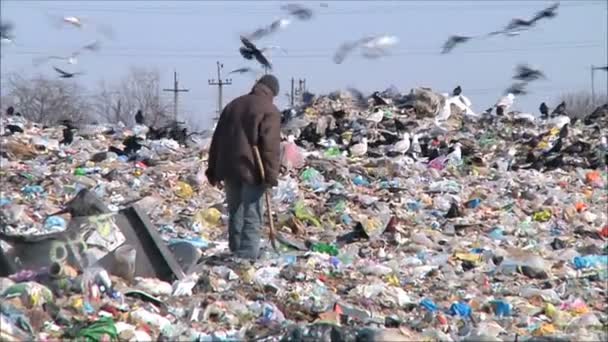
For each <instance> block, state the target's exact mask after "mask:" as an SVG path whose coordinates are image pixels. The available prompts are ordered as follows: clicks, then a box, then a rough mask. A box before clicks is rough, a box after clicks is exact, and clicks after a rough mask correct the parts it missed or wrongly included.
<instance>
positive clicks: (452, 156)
mask: <svg viewBox="0 0 608 342" xmlns="http://www.w3.org/2000/svg"><path fill="white" fill-rule="evenodd" d="M447 159H448V160H449V161H451V162H454V163H460V162H461V161H462V144H461V143H459V142H457V143H455V144H454V150H453V151H452V152H450V153H449V154H448V155H447Z"/></svg>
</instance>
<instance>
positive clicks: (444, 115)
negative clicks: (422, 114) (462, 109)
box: [435, 93, 452, 122]
mask: <svg viewBox="0 0 608 342" xmlns="http://www.w3.org/2000/svg"><path fill="white" fill-rule="evenodd" d="M441 95H442V96H443V101H442V102H443V106H442V107H441V108H440V109H439V112H438V113H437V116H436V117H435V122H438V121H445V120H447V119H449V118H450V116H451V115H452V106H451V105H452V99H451V98H450V97H449V95H448V94H447V93H443V94H441Z"/></svg>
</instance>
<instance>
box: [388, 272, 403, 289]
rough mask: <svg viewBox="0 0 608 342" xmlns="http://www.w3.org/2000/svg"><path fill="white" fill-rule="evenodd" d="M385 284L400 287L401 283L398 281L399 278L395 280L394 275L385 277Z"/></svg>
mask: <svg viewBox="0 0 608 342" xmlns="http://www.w3.org/2000/svg"><path fill="white" fill-rule="evenodd" d="M386 282H387V284H389V285H392V286H400V285H401V282H400V281H399V278H397V276H396V275H394V274H389V275H388V276H386Z"/></svg>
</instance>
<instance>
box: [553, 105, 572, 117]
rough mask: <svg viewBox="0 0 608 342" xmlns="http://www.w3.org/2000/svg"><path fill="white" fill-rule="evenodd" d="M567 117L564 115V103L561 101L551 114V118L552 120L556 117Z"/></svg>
mask: <svg viewBox="0 0 608 342" xmlns="http://www.w3.org/2000/svg"><path fill="white" fill-rule="evenodd" d="M561 115H568V114H567V113H566V101H562V103H560V104H559V105H558V106H557V107H555V109H554V110H553V111H552V112H551V117H552V118H554V117H556V116H561Z"/></svg>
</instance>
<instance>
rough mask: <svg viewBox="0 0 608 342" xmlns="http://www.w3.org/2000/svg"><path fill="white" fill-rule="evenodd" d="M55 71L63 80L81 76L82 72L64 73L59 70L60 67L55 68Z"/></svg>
mask: <svg viewBox="0 0 608 342" xmlns="http://www.w3.org/2000/svg"><path fill="white" fill-rule="evenodd" d="M53 69H55V71H57V72H58V73H59V77H61V78H72V77H74V76H76V75H81V74H82V72H67V71H63V70H61V69H59V68H58V67H56V66H54V67H53Z"/></svg>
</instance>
